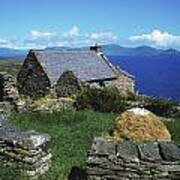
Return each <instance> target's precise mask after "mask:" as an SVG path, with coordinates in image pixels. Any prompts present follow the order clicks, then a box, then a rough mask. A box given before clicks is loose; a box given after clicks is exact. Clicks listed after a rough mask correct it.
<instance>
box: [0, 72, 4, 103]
mask: <svg viewBox="0 0 180 180" xmlns="http://www.w3.org/2000/svg"><path fill="white" fill-rule="evenodd" d="M3 89H4V79H3V77H2V76H1V75H0V101H3V95H4V93H3V92H4V91H3Z"/></svg>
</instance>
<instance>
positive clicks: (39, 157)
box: [0, 114, 51, 176]
mask: <svg viewBox="0 0 180 180" xmlns="http://www.w3.org/2000/svg"><path fill="white" fill-rule="evenodd" d="M49 141H50V137H49V135H47V134H39V133H36V132H34V131H27V132H24V131H21V130H19V129H17V128H16V127H14V126H12V125H10V124H9V123H8V122H7V119H5V118H4V116H3V115H2V114H0V160H1V161H4V164H5V165H13V166H14V165H15V166H18V167H20V168H22V170H23V171H25V172H26V173H27V175H29V176H36V175H40V174H43V173H44V172H45V171H47V170H48V167H49V163H50V159H51V153H50V151H49V149H48V142H49Z"/></svg>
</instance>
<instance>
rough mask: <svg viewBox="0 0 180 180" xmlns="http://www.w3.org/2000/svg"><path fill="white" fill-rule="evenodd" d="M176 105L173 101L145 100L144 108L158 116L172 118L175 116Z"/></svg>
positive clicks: (160, 99)
mask: <svg viewBox="0 0 180 180" xmlns="http://www.w3.org/2000/svg"><path fill="white" fill-rule="evenodd" d="M177 105H178V103H176V102H175V101H173V100H169V99H162V98H157V97H154V98H147V99H146V100H145V104H144V107H145V108H146V109H148V110H150V111H152V112H153V113H155V114H157V115H159V116H165V117H172V116H174V115H175V114H176V111H177V110H176V106H177Z"/></svg>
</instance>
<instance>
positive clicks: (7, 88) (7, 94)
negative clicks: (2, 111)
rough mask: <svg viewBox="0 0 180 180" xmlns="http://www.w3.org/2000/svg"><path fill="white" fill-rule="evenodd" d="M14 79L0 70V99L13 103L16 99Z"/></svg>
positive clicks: (16, 92)
mask: <svg viewBox="0 0 180 180" xmlns="http://www.w3.org/2000/svg"><path fill="white" fill-rule="evenodd" d="M18 97H19V96H18V91H17V88H16V81H15V79H14V78H13V76H11V75H9V74H8V73H6V72H0V101H9V102H12V103H15V102H16V101H17V99H18Z"/></svg>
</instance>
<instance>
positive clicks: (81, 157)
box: [0, 110, 115, 180]
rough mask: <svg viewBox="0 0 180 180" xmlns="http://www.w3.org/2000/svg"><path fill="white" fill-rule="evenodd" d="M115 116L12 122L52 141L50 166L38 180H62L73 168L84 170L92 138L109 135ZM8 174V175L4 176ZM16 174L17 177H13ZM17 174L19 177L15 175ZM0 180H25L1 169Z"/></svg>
mask: <svg viewBox="0 0 180 180" xmlns="http://www.w3.org/2000/svg"><path fill="white" fill-rule="evenodd" d="M114 119H115V115H114V114H102V113H97V112H93V111H91V110H84V111H79V112H77V111H66V112H54V113H52V114H50V113H24V114H14V115H13V116H12V117H11V122H12V123H13V124H16V125H17V126H18V127H20V128H22V129H34V130H36V131H38V132H43V133H48V134H50V136H51V137H52V140H51V143H50V148H51V150H52V154H53V158H52V166H51V168H50V170H49V171H48V172H47V173H46V174H45V175H44V176H42V177H40V178H39V179H42V180H65V179H67V177H68V174H69V172H70V170H71V168H72V167H73V166H78V167H84V166H85V160H86V157H87V156H86V155H87V151H88V150H89V149H90V146H91V144H92V140H93V138H94V137H95V136H100V135H102V134H104V133H105V132H107V131H108V129H109V128H110V127H111V125H112V124H113V121H114ZM6 172H7V173H6ZM15 174H16V175H15ZM17 174H18V175H17ZM0 179H2V180H4V179H5V180H11V179H12V180H24V179H25V177H23V176H21V175H20V174H19V173H18V171H15V172H14V171H13V170H12V169H10V168H3V173H0Z"/></svg>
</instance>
